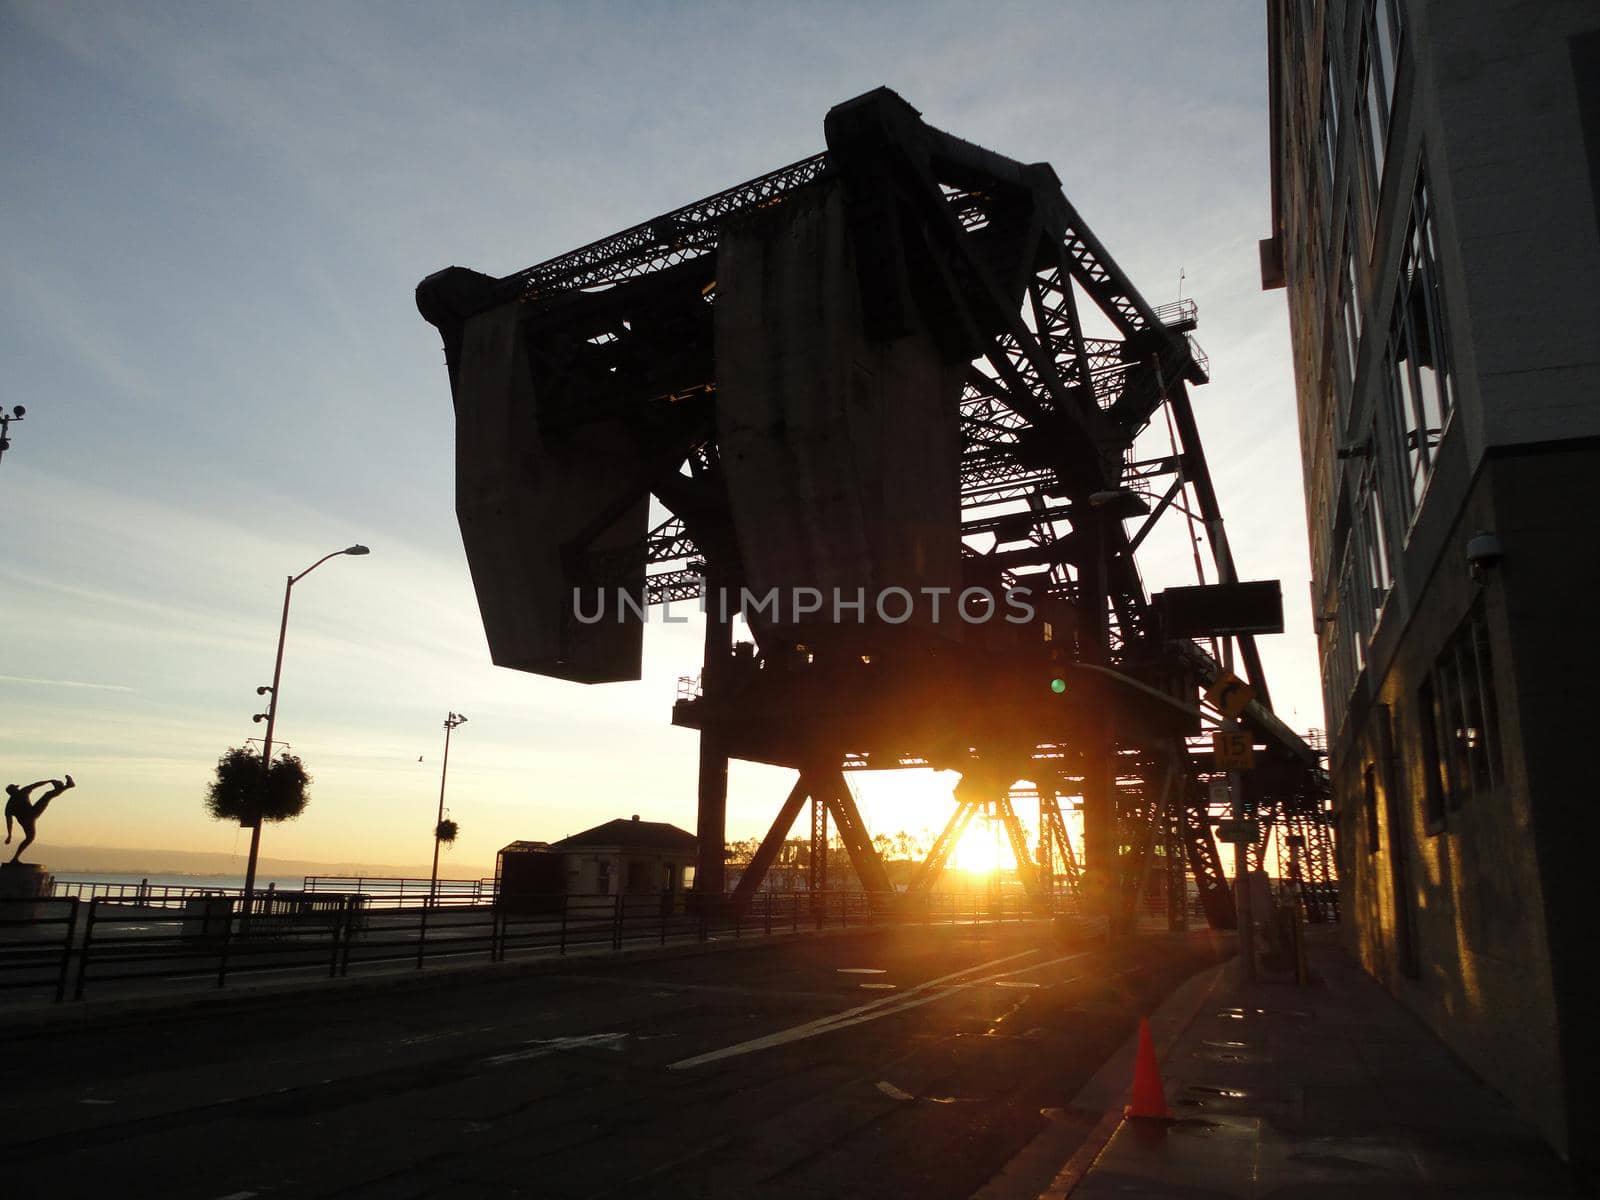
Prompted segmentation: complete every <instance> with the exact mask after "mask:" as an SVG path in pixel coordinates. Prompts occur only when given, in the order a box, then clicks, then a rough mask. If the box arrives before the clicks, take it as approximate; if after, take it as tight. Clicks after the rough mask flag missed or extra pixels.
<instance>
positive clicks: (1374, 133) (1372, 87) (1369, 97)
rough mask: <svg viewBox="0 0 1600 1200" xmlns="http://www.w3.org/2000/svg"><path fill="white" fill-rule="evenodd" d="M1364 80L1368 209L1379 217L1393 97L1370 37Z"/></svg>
mask: <svg viewBox="0 0 1600 1200" xmlns="http://www.w3.org/2000/svg"><path fill="white" fill-rule="evenodd" d="M1361 79H1362V83H1363V85H1364V86H1363V89H1362V97H1361V98H1362V101H1363V102H1364V106H1363V108H1362V111H1361V113H1360V114H1359V115H1360V117H1361V142H1362V147H1363V149H1365V151H1366V168H1367V170H1366V174H1365V180H1366V187H1367V206H1368V208H1369V209H1370V210H1371V211H1372V212H1374V213H1376V212H1377V211H1378V192H1379V190H1380V189H1381V187H1382V182H1383V160H1384V151H1385V148H1386V145H1387V143H1388V140H1389V97H1388V93H1387V91H1386V89H1385V88H1384V85H1383V81H1382V80H1381V78H1380V77H1379V66H1378V62H1377V59H1376V58H1375V57H1374V54H1373V46H1372V42H1371V39H1370V37H1369V39H1368V40H1367V41H1366V42H1365V43H1363V45H1362V47H1361ZM1375 224H1376V222H1374V225H1375Z"/></svg>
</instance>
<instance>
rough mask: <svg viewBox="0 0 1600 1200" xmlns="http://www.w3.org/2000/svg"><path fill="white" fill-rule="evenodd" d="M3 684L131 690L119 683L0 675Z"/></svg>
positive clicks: (106, 690)
mask: <svg viewBox="0 0 1600 1200" xmlns="http://www.w3.org/2000/svg"><path fill="white" fill-rule="evenodd" d="M0 682H3V683H33V684H39V685H41V686H43V687H64V688H89V689H91V690H92V691H96V692H131V691H133V689H132V688H131V687H127V686H125V685H123V684H120V683H86V682H84V681H83V680H81V679H34V678H32V677H31V676H27V675H0Z"/></svg>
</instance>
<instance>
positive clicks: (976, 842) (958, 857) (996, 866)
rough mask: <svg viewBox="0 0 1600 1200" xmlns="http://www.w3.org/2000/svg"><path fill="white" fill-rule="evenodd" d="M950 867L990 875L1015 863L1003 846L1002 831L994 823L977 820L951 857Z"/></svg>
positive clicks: (968, 828) (1008, 849) (968, 827)
mask: <svg viewBox="0 0 1600 1200" xmlns="http://www.w3.org/2000/svg"><path fill="white" fill-rule="evenodd" d="M950 865H951V866H953V867H955V868H956V869H957V870H960V871H973V872H977V873H978V874H983V875H988V874H992V873H993V872H995V871H998V870H1002V869H1010V868H1011V867H1014V866H1015V865H1016V863H1015V862H1014V861H1013V856H1012V854H1011V851H1010V848H1009V847H1006V846H1003V845H1002V844H1001V838H1000V830H999V827H998V826H997V825H995V824H994V823H993V822H992V821H990V820H987V819H984V820H976V821H973V822H972V824H970V825H968V826H967V831H966V832H965V833H963V834H962V835H961V841H960V842H959V843H958V844H957V845H956V848H955V853H954V854H952V855H951V856H950Z"/></svg>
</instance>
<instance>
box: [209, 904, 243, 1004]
mask: <svg viewBox="0 0 1600 1200" xmlns="http://www.w3.org/2000/svg"><path fill="white" fill-rule="evenodd" d="M233 903H234V902H233V898H232V897H231V896H230V897H229V898H228V915H227V916H226V917H225V918H223V921H222V949H221V950H219V951H218V952H217V986H218V987H219V988H220V987H224V986H226V984H227V982H228V950H229V949H230V948H231V947H232V945H233ZM200 928H201V929H202V930H204V929H205V918H204V917H202V918H201V923H200ZM242 931H243V930H242V927H241V932H242Z"/></svg>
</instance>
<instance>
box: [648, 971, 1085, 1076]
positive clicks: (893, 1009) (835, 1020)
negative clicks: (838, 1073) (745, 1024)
mask: <svg viewBox="0 0 1600 1200" xmlns="http://www.w3.org/2000/svg"><path fill="white" fill-rule="evenodd" d="M1037 953H1038V951H1037V950H1024V951H1022V952H1021V953H1020V954H1008V955H1007V956H1006V957H1004V958H997V959H994V960H992V961H990V962H986V963H979V964H977V965H976V966H971V967H967V968H965V969H964V970H960V971H952V972H950V974H948V975H941V976H939V977H938V978H937V979H930V980H928V981H927V982H926V983H919V984H918V985H917V986H916V987H914V988H909V989H907V990H906V991H904V992H901V993H899V994H898V995H894V996H885V997H884V998H883V999H882V1000H874V1001H872V1002H871V1003H870V1004H862V1005H859V1006H857V1007H856V1008H847V1009H845V1010H844V1011H843V1012H839V1013H834V1014H833V1015H832V1016H828V1017H819V1018H817V1020H815V1021H807V1022H806V1023H805V1024H803V1025H795V1026H793V1027H791V1028H789V1029H780V1030H779V1031H778V1032H776V1033H769V1034H766V1035H765V1036H763V1037H758V1038H751V1039H750V1040H749V1041H745V1042H738V1043H736V1044H735V1045H732V1046H724V1047H723V1048H722V1049H721V1050H710V1051H707V1052H706V1053H705V1054H697V1055H695V1056H694V1057H693V1058H685V1059H680V1060H679V1061H678V1062H675V1063H669V1064H667V1070H669V1071H681V1070H686V1069H687V1068H689V1067H698V1066H702V1065H703V1064H705V1063H709V1062H716V1061H718V1060H719V1059H724V1058H734V1057H737V1056H739V1055H741V1054H753V1053H755V1052H756V1051H758V1050H768V1049H771V1048H772V1047H774V1046H783V1045H787V1044H788V1043H790V1042H798V1041H801V1040H803V1039H805V1038H811V1037H816V1036H817V1035H818V1034H821V1033H832V1032H833V1031H834V1030H836V1029H848V1028H849V1027H850V1026H852V1025H860V1024H862V1023H863V1022H865V1021H876V1020H877V1019H878V1018H879V1017H887V1016H891V1015H893V1014H895V1013H900V1012H905V1011H906V1010H907V1009H910V1008H917V1007H920V1006H921V1005H924V1004H929V1003H931V1002H933V1001H935V1000H943V999H945V998H946V997H948V996H953V995H955V994H956V993H957V992H960V991H964V990H965V989H967V988H970V987H976V986H977V985H978V984H981V983H992V982H994V981H995V980H996V979H1007V978H1010V977H1011V976H1013V975H1024V974H1027V973H1028V972H1030V971H1038V970H1042V969H1043V968H1045V967H1050V966H1055V965H1057V964H1060V963H1064V962H1071V961H1072V960H1074V959H1078V958H1084V957H1086V956H1087V955H1088V954H1089V951H1087V950H1084V951H1080V952H1079V953H1077V954H1066V955H1063V956H1062V957H1060V958H1051V959H1046V960H1045V961H1044V962H1038V963H1033V964H1031V965H1029V966H1026V967H1019V968H1017V969H1016V970H1014V971H1000V972H996V973H995V974H992V975H984V976H981V977H979V978H977V979H968V980H963V981H962V982H960V983H954V984H951V985H950V986H949V987H946V988H943V989H942V990H940V991H931V990H930V989H932V988H935V987H938V986H939V985H940V984H945V983H949V982H950V981H951V980H953V979H960V978H961V976H963V975H970V974H972V972H974V971H981V970H984V969H985V968H987V967H998V966H1002V965H1004V964H1005V963H1009V962H1015V961H1016V960H1017V959H1019V958H1028V957H1029V956H1031V955H1034V954H1037Z"/></svg>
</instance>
